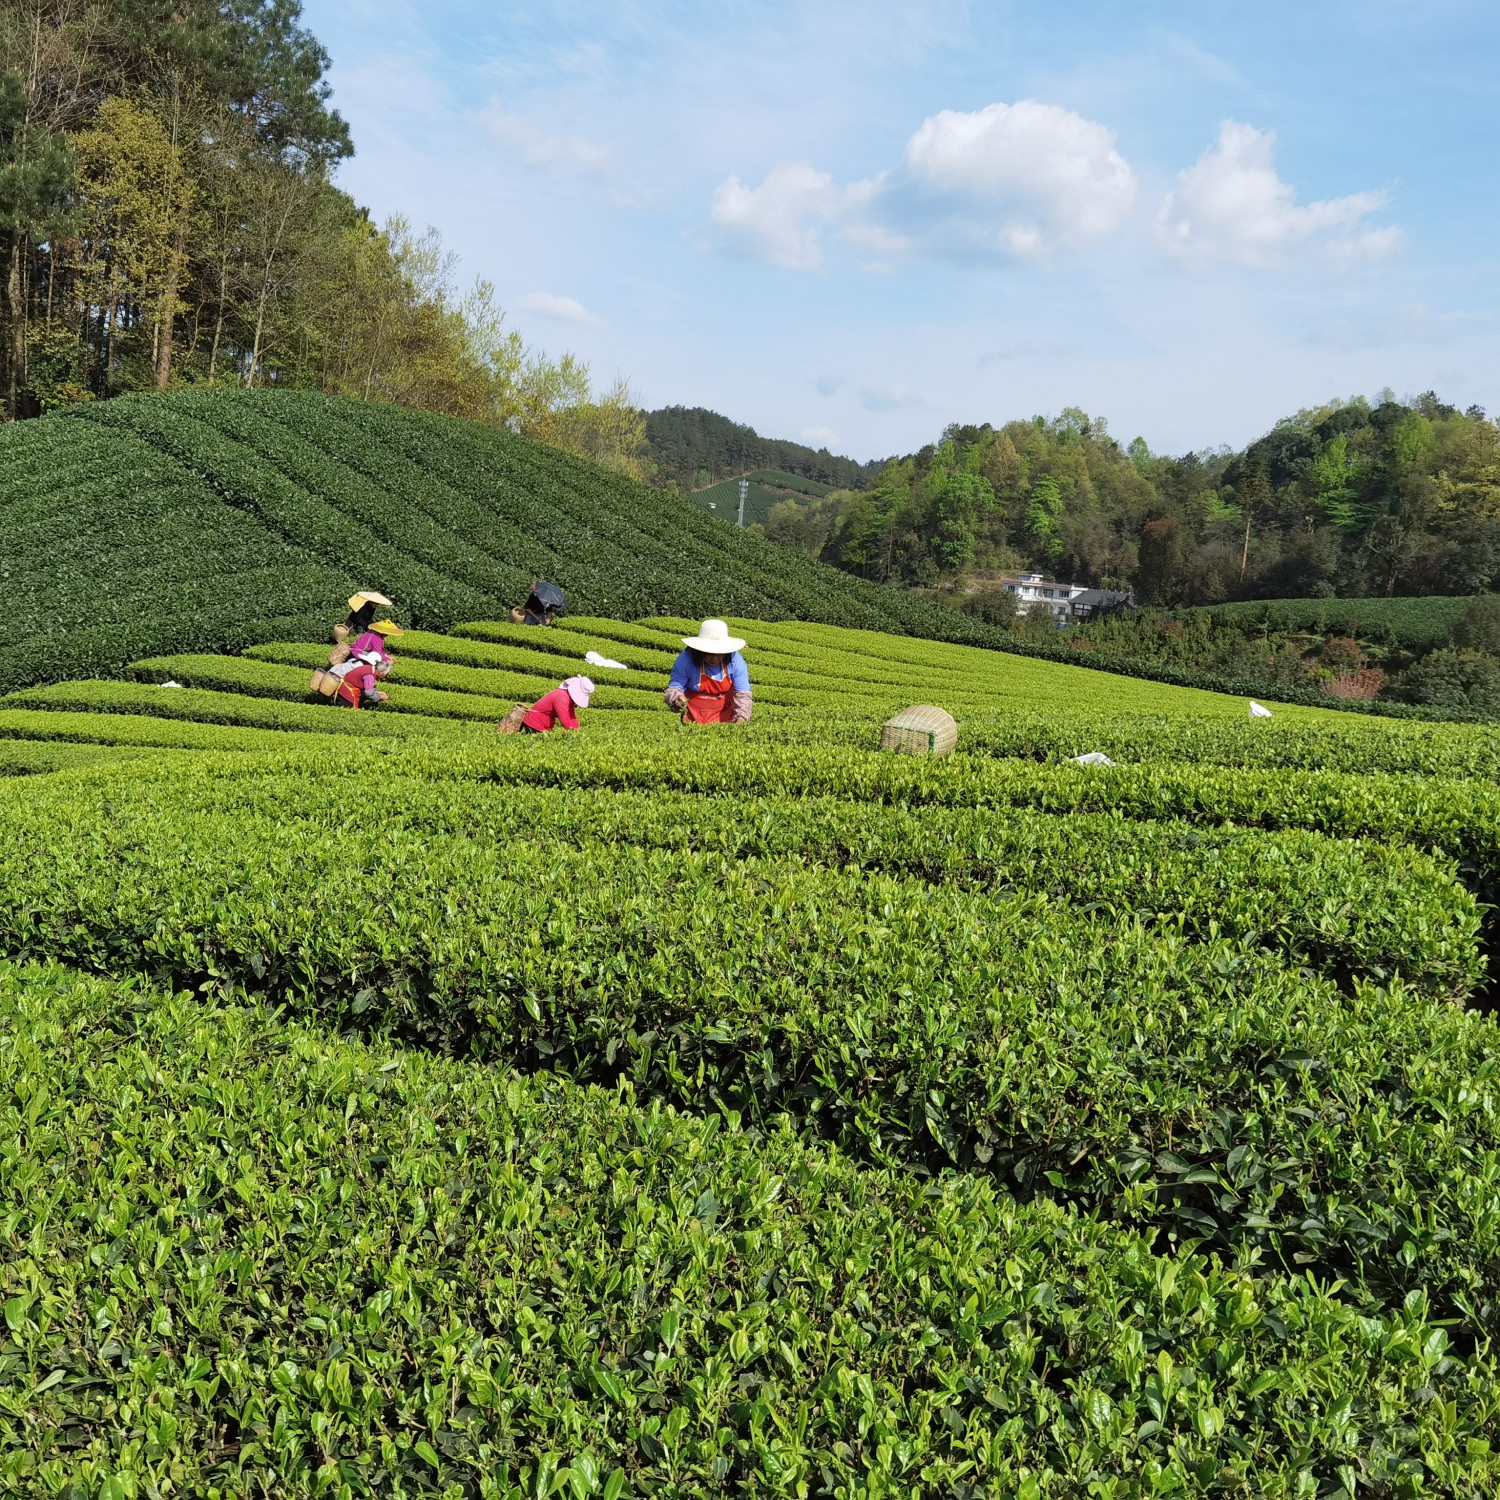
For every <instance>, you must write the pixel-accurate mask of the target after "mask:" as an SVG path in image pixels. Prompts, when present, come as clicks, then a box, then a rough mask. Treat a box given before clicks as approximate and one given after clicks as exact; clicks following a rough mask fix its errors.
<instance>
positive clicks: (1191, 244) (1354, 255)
mask: <svg viewBox="0 0 1500 1500" xmlns="http://www.w3.org/2000/svg"><path fill="white" fill-rule="evenodd" d="M1275 145H1276V136H1275V134H1274V133H1273V132H1271V131H1263V130H1257V129H1256V128H1255V127H1254V126H1253V125H1242V124H1240V123H1238V122H1237V121H1235V120H1226V121H1225V122H1224V124H1223V125H1222V126H1221V127H1220V128H1219V139H1218V141H1217V142H1216V143H1215V144H1214V145H1213V146H1212V147H1210V148H1209V149H1208V150H1207V151H1205V152H1204V153H1203V155H1202V156H1200V157H1199V158H1198V160H1197V162H1195V163H1194V165H1192V166H1191V167H1189V168H1187V170H1186V171H1183V172H1179V173H1178V174H1177V186H1176V187H1175V188H1174V189H1173V190H1172V191H1171V192H1170V193H1168V194H1167V196H1166V198H1165V199H1164V200H1163V201H1162V205H1161V208H1160V209H1159V210H1158V211H1157V215H1156V238H1157V242H1158V243H1159V244H1160V245H1161V246H1162V247H1163V248H1164V249H1166V250H1168V251H1169V252H1170V253H1171V254H1173V255H1176V256H1179V257H1180V258H1181V259H1183V260H1185V261H1189V262H1194V263H1198V264H1206V263H1207V262H1210V261H1215V260H1227V261H1235V262H1237V263H1239V264H1240V265H1244V266H1253V267H1256V268H1260V269H1263V268H1266V267H1270V266H1275V265H1277V264H1279V263H1280V262H1281V261H1282V260H1283V259H1284V258H1285V257H1286V255H1287V254H1288V253H1289V252H1291V251H1294V250H1297V249H1299V248H1312V247H1316V248H1318V249H1320V250H1322V251H1323V252H1324V253H1325V254H1327V255H1329V256H1330V257H1332V258H1334V259H1337V260H1352V259H1377V258H1379V257H1380V256H1382V255H1386V254H1389V253H1390V251H1391V250H1393V249H1395V248H1396V246H1397V245H1399V244H1400V243H1401V240H1402V238H1403V235H1402V232H1401V230H1400V229H1399V228H1397V227H1395V226H1391V227H1388V228H1384V229H1363V230H1361V229H1360V228H1359V226H1360V224H1361V223H1362V221H1363V220H1364V219H1366V218H1367V217H1368V216H1369V215H1370V214H1372V213H1374V212H1375V211H1376V209H1379V208H1383V207H1384V206H1385V202H1386V195H1385V194H1384V193H1380V192H1373V193H1351V194H1349V196H1347V197H1344V198H1323V199H1319V200H1318V201H1316V202H1314V203H1307V204H1303V205H1300V206H1299V205H1298V204H1297V202H1296V190H1295V189H1294V188H1293V187H1292V185H1291V184H1290V183H1287V182H1283V181H1282V180H1281V178H1280V177H1279V176H1278V175H1277V172H1276V166H1275V162H1274V152H1275Z"/></svg>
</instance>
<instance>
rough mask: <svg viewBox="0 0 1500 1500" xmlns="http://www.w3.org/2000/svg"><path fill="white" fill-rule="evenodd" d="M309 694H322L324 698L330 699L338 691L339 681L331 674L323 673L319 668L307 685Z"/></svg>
mask: <svg viewBox="0 0 1500 1500" xmlns="http://www.w3.org/2000/svg"><path fill="white" fill-rule="evenodd" d="M307 690H308V692H310V693H322V695H323V696H324V697H325V698H331V697H333V695H334V694H335V693H336V692H338V690H339V679H338V678H337V677H335V676H334V675H333V673H332V672H325V671H324V670H323V669H322V667H319V668H318V669H317V670H316V671H315V672H314V673H313V674H312V679H311V680H310V681H309V682H308V684H307Z"/></svg>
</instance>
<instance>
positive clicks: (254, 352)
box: [245, 261, 271, 390]
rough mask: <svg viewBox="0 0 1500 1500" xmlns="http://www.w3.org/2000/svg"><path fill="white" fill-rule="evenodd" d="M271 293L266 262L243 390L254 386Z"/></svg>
mask: <svg viewBox="0 0 1500 1500" xmlns="http://www.w3.org/2000/svg"><path fill="white" fill-rule="evenodd" d="M270 291H271V262H270V261H267V262H266V277H265V280H264V281H263V282H261V286H260V301H259V302H258V303H257V304H256V308H255V339H254V341H253V342H252V344H251V345H250V368H249V369H248V370H247V371H246V372H245V389H246V390H249V389H250V387H251V386H252V385H254V384H255V366H256V365H257V363H259V361H260V331H261V329H262V328H263V327H264V326H265V321H266V298H267V297H268V296H269V295H270Z"/></svg>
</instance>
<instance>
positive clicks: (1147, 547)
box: [1136, 516, 1184, 604]
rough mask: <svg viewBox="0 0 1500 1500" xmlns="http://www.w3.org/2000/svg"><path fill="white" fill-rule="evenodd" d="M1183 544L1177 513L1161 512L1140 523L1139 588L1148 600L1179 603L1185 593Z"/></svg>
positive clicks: (1158, 602)
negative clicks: (1166, 514)
mask: <svg viewBox="0 0 1500 1500" xmlns="http://www.w3.org/2000/svg"><path fill="white" fill-rule="evenodd" d="M1183 561H1184V548H1183V537H1182V526H1181V524H1180V523H1179V522H1178V519H1177V517H1176V516H1159V517H1157V519H1155V520H1154V521H1147V522H1146V523H1145V525H1144V526H1142V527H1141V541H1140V565H1139V567H1138V568H1137V569H1136V591H1137V592H1138V593H1139V594H1140V596H1141V598H1142V601H1143V602H1144V603H1147V604H1176V603H1178V602H1179V600H1180V597H1181V593H1182V578H1181V574H1182V570H1183Z"/></svg>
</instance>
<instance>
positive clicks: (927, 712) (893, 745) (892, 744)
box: [880, 703, 958, 755]
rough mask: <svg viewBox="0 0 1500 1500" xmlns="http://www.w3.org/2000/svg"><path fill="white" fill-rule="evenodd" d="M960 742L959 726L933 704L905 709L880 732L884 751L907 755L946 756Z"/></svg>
mask: <svg viewBox="0 0 1500 1500" xmlns="http://www.w3.org/2000/svg"><path fill="white" fill-rule="evenodd" d="M957 743H958V725H957V724H955V723H954V722H953V719H952V717H951V715H949V714H946V713H944V712H943V710H942V709H940V708H934V707H933V706H932V705H931V704H930V703H918V704H916V705H915V706H914V707H912V708H903V709H902V710H901V712H900V713H899V714H897V715H896V716H895V718H893V719H887V720H886V721H885V724H884V726H883V727H882V729H881V731H880V748H881V749H882V750H898V751H900V752H901V754H903V755H946V754H947V753H948V752H949V751H950V750H951V749H952V748H953V747H954V745H956V744H957Z"/></svg>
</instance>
